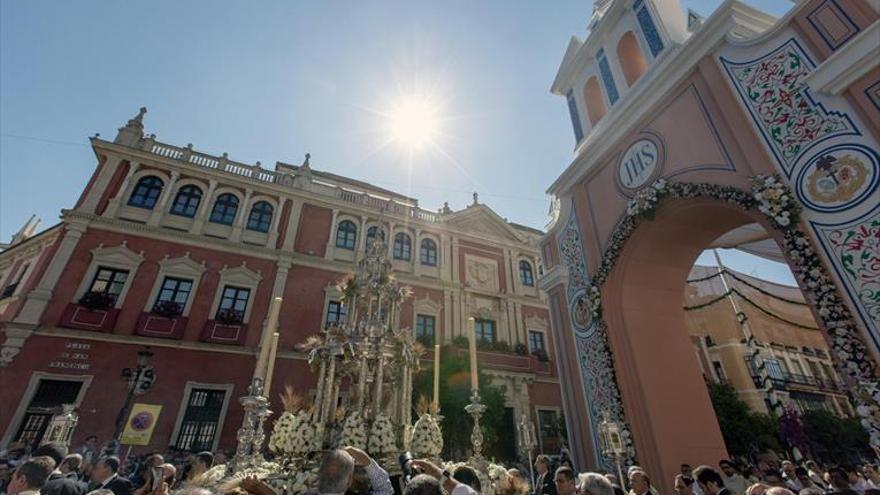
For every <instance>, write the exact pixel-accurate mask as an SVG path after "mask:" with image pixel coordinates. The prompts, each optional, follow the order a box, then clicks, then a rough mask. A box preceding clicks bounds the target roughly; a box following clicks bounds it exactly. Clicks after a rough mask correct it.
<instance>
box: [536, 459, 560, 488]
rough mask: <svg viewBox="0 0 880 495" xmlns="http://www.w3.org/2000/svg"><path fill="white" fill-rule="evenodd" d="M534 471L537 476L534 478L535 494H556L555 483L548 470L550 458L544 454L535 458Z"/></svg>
mask: <svg viewBox="0 0 880 495" xmlns="http://www.w3.org/2000/svg"><path fill="white" fill-rule="evenodd" d="M535 471H537V474H538V478H537V479H536V480H535V495H556V483H555V482H554V481H553V474H552V473H551V472H550V458H549V457H547V456H546V455H544V454H541V455H539V456H538V458H537V459H535Z"/></svg>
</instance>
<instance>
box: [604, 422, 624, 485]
mask: <svg viewBox="0 0 880 495" xmlns="http://www.w3.org/2000/svg"><path fill="white" fill-rule="evenodd" d="M599 437H600V439H601V440H602V455H604V456H605V457H606V458H608V457H612V458H614V464H615V465H616V467H617V477H618V479H619V480H620V486H621V488H623V489H624V490H626V488H627V485H626V480H625V479H624V478H623V472H622V471H621V469H620V460H621V459H622V458H623V454H624V452H626V446H625V445H624V444H623V437H622V436H621V434H620V423H618V422H616V421H612V420H611V415H610V414H609V412H608V411H605V412H604V413H603V414H602V422H601V423H599Z"/></svg>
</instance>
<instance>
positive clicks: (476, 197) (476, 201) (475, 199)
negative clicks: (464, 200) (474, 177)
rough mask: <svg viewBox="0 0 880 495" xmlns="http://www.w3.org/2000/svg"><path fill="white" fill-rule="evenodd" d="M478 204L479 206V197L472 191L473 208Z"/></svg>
mask: <svg viewBox="0 0 880 495" xmlns="http://www.w3.org/2000/svg"><path fill="white" fill-rule="evenodd" d="M478 204H480V195H479V194H477V192H476V191H474V202H473V206H477V205H478Z"/></svg>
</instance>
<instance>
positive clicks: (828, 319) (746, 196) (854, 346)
mask: <svg viewBox="0 0 880 495" xmlns="http://www.w3.org/2000/svg"><path fill="white" fill-rule="evenodd" d="M750 180H751V184H752V191H751V193H746V192H744V191H741V190H739V189H736V188H733V187H727V186H720V185H715V184H705V183H703V184H688V183H670V182H668V181H666V180H665V179H658V180H657V181H655V182H654V183H653V184H651V185H650V186H649V187H646V188H644V189H642V190H640V191H639V192H638V193H636V195H635V196H634V197H633V198H632V199H631V200H630V201H629V203H628V204H627V207H626V214H625V216H624V218H623V219H621V221H620V223H619V224H618V225H617V227H616V228H615V230H614V231H613V232H612V234H611V236H610V238H609V242H608V245H607V246H606V248H605V251H604V252H603V256H602V260H601V262H600V264H599V267H598V269H597V270H596V273H595V274H594V275H593V277H592V278H591V280H590V285H589V289H588V292H587V297H588V303H589V306H590V311H591V314H592V317H593V319H594V322H595V323H596V324H597V325H598V327H599V328H600V329H604V328H606V326H607V325H606V323H605V322H604V321H603V320H602V318H601V315H602V300H601V287H602V285H603V284H604V283H605V282H606V281H607V279H608V276H609V275H610V273H611V271H612V269H613V268H614V266H615V265H616V263H617V260H618V259H619V257H620V253H621V252H622V250H623V247H624V245H625V243H626V241H627V240H629V238H630V237H631V236H632V234H633V233H634V232H635V230H636V227H637V226H638V224H639V222H640V221H641V220H642V219H651V218H653V216H654V212H655V210H656V209H657V207H658V205H659V204H660V203H661V201H662V200H663V199H664V198H665V197H667V196H668V197H672V198H680V199H681V198H697V197H710V198H713V199H717V200H721V201H725V202H728V203H732V204H735V205H737V206H739V207H741V208H743V209H747V210H748V209H753V208H757V209H758V210H759V211H761V212H762V213H763V214H765V215H766V216H767V217H768V219H769V220H770V222H771V223H772V224H773V225H774V226H775V227H776V228H778V229H779V230H781V231H782V233H783V240H784V244H785V245H784V248H785V250H786V254H787V255H788V257H789V259H791V260H792V262H793V263H794V265H795V266H794V267H793V268H794V270H793V271H794V272H795V274H796V276H797V277H798V278H799V279H800V280H801V283H802V287H804V288H806V290H805V293H806V296H807V298H808V299H810V301H812V303H813V304H814V305H815V307H816V308H817V312H818V314H819V316H820V318H821V319H822V323H823V327H824V328H825V329H826V330H827V332H828V334H829V336H830V337H831V349H832V352H833V353H834V355H835V356H836V357H837V359H838V360H837V363H836V364H838V366H839V367H841V371H843V372H844V373H845V374H846V375H847V376H849V377H850V379H851V380H852V381H853V382H855V383H857V384H858V385H859V388H860V390H859V391H858V393H857V394H856V396H855V399H856V403H857V407H856V410H857V412H858V414H859V416H860V418H861V424H862V426H864V427H865V429H866V430H867V431H868V432H869V434H870V436H871V444H872V445H875V446H880V384H878V381H877V379H876V378H875V377H876V365H875V363H874V361H873V360H872V358H871V357H870V355H869V353H868V351H867V349H866V348H865V345H864V343H863V342H862V341H861V338H860V337H859V333H858V330H857V328H856V326H855V324H854V323H853V320H852V318H851V316H850V313H849V310H848V309H847V308H846V306H845V305H844V303H843V301H842V300H841V299H840V297H839V295H838V293H837V289H836V288H835V286H834V283H833V281H832V280H831V278H830V277H829V276H828V274H827V273H826V271H825V268H824V267H823V265H822V261H821V259H820V258H819V256H818V255H817V254H816V251H815V249H813V247H812V243H811V241H810V240H809V238H808V237H807V236H806V235H805V234H804V233H803V232H802V231H801V230H800V229H799V228H798V227H797V223H798V218H799V214H800V210H801V208H800V205H799V204H798V203H797V202H796V201H795V200H794V197H793V196H792V194H791V192H790V191H789V190H788V188H787V187H786V185H785V184H784V183H783V182H782V181H781V179H779V177H777V176H767V175H756V176H753V177H751V178H750ZM603 336H604V338H605V339H606V343H605V346H606V348H607V349H609V351H610V349H611V348H610V346H608V343H607V333H603ZM611 372H612V376H613V378H614V379H613V381H614V383H615V387H617V378H616V376H614V370H613V369H612V370H611ZM618 390H619V388H618ZM620 410H621V411H623V405H622V404H620ZM617 419H621V420H623V418H617ZM622 426H623V427H622V431H621V434H622V435H624V436H625V440H626V444H627V447H628V451H629V453H630V456H631V459H630V460H631V461H633V460H634V457H633V456H634V454H635V451H634V446H633V443H632V437H631V434H630V431H629V426H628V425H626V423H624V424H623V425H622Z"/></svg>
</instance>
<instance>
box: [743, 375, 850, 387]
mask: <svg viewBox="0 0 880 495" xmlns="http://www.w3.org/2000/svg"><path fill="white" fill-rule="evenodd" d="M752 381H753V382H754V383H755V386H756V387H758V388H761V387H762V384H761V377H760V376H759V375H756V374H753V375H752ZM770 381H771V382H773V388H775V389H778V390H789V389H810V390H815V389H819V390H824V391H828V392H842V391H843V390H844V385H843V384H842V383H840V382H836V381H833V380H826V379H823V378H816V377H813V376H808V375H801V374H797V373H789V372H783V373H782V378H778V377H776V378H774V377H771V378H770Z"/></svg>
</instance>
